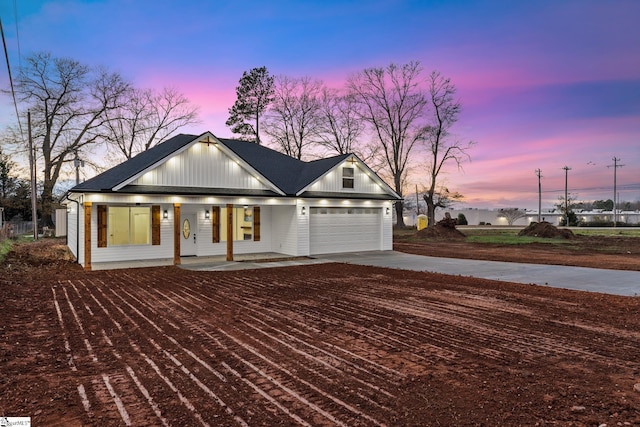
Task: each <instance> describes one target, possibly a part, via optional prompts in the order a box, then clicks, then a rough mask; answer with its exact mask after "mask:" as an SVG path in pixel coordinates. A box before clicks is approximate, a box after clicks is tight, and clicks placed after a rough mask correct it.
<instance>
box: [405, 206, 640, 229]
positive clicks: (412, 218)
mask: <svg viewBox="0 0 640 427" xmlns="http://www.w3.org/2000/svg"><path fill="white" fill-rule="evenodd" d="M501 211H502V210H501V209H476V208H463V209H454V208H449V209H438V210H436V221H440V220H441V219H442V218H444V214H445V212H449V214H450V215H451V217H452V218H457V217H458V214H463V215H464V216H465V218H466V219H467V223H468V224H469V225H509V222H508V221H507V219H506V218H504V217H500V213H501ZM522 212H523V214H524V216H523V217H522V218H518V219H517V220H515V221H514V222H513V225H514V226H522V227H526V226H527V225H529V224H531V223H532V222H536V221H538V210H537V209H535V210H528V209H522ZM573 212H574V213H575V214H576V215H577V217H578V219H579V220H580V221H581V222H584V223H589V222H613V211H605V210H602V209H596V210H592V211H586V210H581V209H577V210H574V211H573ZM617 216H618V222H624V223H627V224H640V211H638V210H635V211H622V210H618V212H617ZM541 217H542V218H541V219H542V221H546V222H548V223H551V224H553V225H556V226H557V225H560V222H561V221H562V219H563V218H564V214H563V213H562V212H560V211H559V210H558V209H553V208H551V209H543V210H542V213H541ZM404 223H405V224H406V225H407V226H415V225H416V223H417V215H416V214H415V213H411V214H408V215H405V216H404Z"/></svg>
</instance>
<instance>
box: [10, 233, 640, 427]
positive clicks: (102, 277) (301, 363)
mask: <svg viewBox="0 0 640 427" xmlns="http://www.w3.org/2000/svg"><path fill="white" fill-rule="evenodd" d="M47 245H48V246H47ZM53 246H55V244H54V243H51V241H45V242H43V243H38V244H37V245H21V246H19V247H17V248H16V250H15V251H14V252H13V253H11V254H10V256H9V258H8V259H7V260H6V262H5V263H4V265H0V290H1V292H2V294H1V295H2V299H3V315H2V320H0V328H1V329H0V331H1V337H2V339H1V340H0V358H1V360H2V363H1V364H0V371H1V372H0V415H5V416H30V417H31V420H32V425H34V426H45V425H46V426H52V425H59V426H80V425H91V426H118V425H134V426H162V425H165V426H168V425H176V426H197V425H211V426H227V425H230V426H231V425H240V426H245V425H248V426H256V425H266V426H273V425H306V426H320V425H339V426H359V425H362V426H372V425H387V426H417V425H420V426H423V425H434V426H436V425H446V426H471V425H474V426H479V425H486V426H534V425H538V426H546V425H553V426H599V425H602V424H606V425H607V426H627V425H640V298H631V297H617V296H607V295H602V294H595V293H586V292H576V291H566V290H559V289H552V288H545V287H536V286H531V285H518V284H509V283H499V282H491V281H486V280H478V279H471V278H463V277H454V276H444V275H435V274H425V273H418V272H408V271H395V270H385V269H377V268H371V267H354V266H347V265H342V264H325V265H317V266H305V267H295V268H274V269H264V270H253V271H241V272H224V273H223V272H193V271H185V270H181V269H179V268H174V267H165V268H153V269H139V270H133V269H132V270H120V271H111V272H88V273H87V272H83V271H82V270H81V269H80V268H78V267H77V266H75V265H73V264H70V263H69V261H64V260H59V259H58V256H55V255H51V254H52V253H53V254H55V253H56V250H55V249H56V248H55V247H53ZM47 254H49V255H47ZM34 267H37V268H34ZM634 386H635V387H636V389H634Z"/></svg>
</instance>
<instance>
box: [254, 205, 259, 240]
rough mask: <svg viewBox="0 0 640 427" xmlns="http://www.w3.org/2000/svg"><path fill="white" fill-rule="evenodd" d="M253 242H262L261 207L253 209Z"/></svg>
mask: <svg viewBox="0 0 640 427" xmlns="http://www.w3.org/2000/svg"><path fill="white" fill-rule="evenodd" d="M253 241H254V242H259V241H260V206H254V207H253Z"/></svg>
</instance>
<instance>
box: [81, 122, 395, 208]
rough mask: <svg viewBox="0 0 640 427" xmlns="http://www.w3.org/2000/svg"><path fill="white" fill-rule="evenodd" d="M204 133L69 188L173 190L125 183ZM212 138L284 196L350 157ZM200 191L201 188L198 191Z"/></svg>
mask: <svg viewBox="0 0 640 427" xmlns="http://www.w3.org/2000/svg"><path fill="white" fill-rule="evenodd" d="M204 135H211V134H210V133H209V132H205V133H204V134H202V135H188V134H179V135H176V136H174V137H173V138H170V139H168V140H166V141H164V142H162V143H161V144H158V145H156V146H155V147H152V148H150V149H148V150H146V151H143V152H142V153H140V154H138V155H137V156H135V157H133V158H131V159H129V160H127V161H125V162H123V163H121V164H119V165H117V166H115V167H113V168H111V169H109V170H107V171H105V172H103V173H101V174H100V175H97V176H95V177H93V178H91V179H89V180H87V181H85V182H83V183H81V184H78V185H76V186H75V187H73V188H72V189H71V190H69V191H70V192H74V193H82V192H113V191H120V192H123V193H130V192H136V190H137V191H143V190H145V189H146V191H144V192H158V191H163V190H164V192H172V193H174V192H175V191H176V189H175V188H173V187H172V188H163V190H160V188H156V189H155V190H156V191H152V190H153V189H152V188H151V187H150V186H137V185H127V184H128V182H131V180H132V179H133V178H134V177H136V176H137V175H139V174H141V173H142V172H144V171H145V170H147V169H149V168H151V167H152V166H153V165H156V164H158V163H161V162H162V161H164V160H165V159H167V158H168V157H170V156H172V155H173V154H175V153H176V152H179V151H181V150H183V149H186V148H188V146H189V145H190V144H192V143H196V142H197V141H198V140H200V139H201V138H202V136H204ZM216 140H217V141H219V143H220V144H222V145H224V146H225V147H226V148H227V149H228V150H230V151H231V152H232V153H233V154H234V155H236V156H237V157H238V158H239V159H241V160H243V161H244V162H245V163H246V164H247V165H248V166H250V167H251V168H253V169H254V170H255V171H256V172H258V173H259V174H260V175H262V176H263V177H264V178H266V179H267V180H268V181H269V182H270V183H271V184H272V185H274V186H275V187H276V188H277V189H279V190H280V191H282V193H284V194H285V195H287V196H296V195H298V193H300V192H301V191H302V190H304V189H305V188H306V187H308V186H309V185H310V184H312V183H313V182H314V181H316V180H317V179H318V178H320V177H322V176H323V175H324V174H326V173H327V172H328V171H330V170H331V169H333V168H334V167H335V166H336V165H338V164H340V163H342V162H343V161H344V160H345V159H347V158H348V157H349V156H352V155H351V154H342V155H338V156H334V157H329V158H326V159H320V160H315V161H311V162H304V161H302V160H298V159H295V158H293V157H290V156H287V155H285V154H282V153H280V152H278V151H275V150H272V149H270V148H268V147H265V146H262V145H258V144H255V143H251V142H247V141H241V140H237V139H227V138H216ZM385 185H386V184H385ZM147 187H148V188H147ZM387 188H388V187H387ZM204 190H205V189H203V190H202V191H204ZM389 190H391V189H389ZM190 191H194V190H190ZM195 191H199V190H195ZM202 191H200V192H202ZM205 192H206V191H205ZM209 192H210V190H209ZM264 193H265V194H264V195H266V194H267V193H269V194H271V195H275V193H273V192H272V191H269V190H264ZM391 193H392V194H393V195H392V196H391V198H394V199H395V198H397V195H396V194H395V193H394V192H393V190H391ZM350 196H351V194H350ZM371 196H373V195H371ZM389 197H390V196H389V195H387V196H385V198H389ZM376 198H377V197H376Z"/></svg>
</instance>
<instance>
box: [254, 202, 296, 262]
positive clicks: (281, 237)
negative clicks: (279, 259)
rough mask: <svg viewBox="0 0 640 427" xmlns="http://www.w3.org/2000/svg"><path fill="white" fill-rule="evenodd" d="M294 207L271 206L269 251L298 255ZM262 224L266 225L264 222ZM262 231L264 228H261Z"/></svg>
mask: <svg viewBox="0 0 640 427" xmlns="http://www.w3.org/2000/svg"><path fill="white" fill-rule="evenodd" d="M296 209H297V207H296V206H271V207H270V210H271V227H270V228H271V234H272V244H271V251H273V252H278V253H281V254H286V255H293V256H295V255H299V254H298V247H297V239H298V223H297V221H296ZM262 223H263V224H266V223H265V222H264V221H263V222H262ZM263 229H264V227H263Z"/></svg>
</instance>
